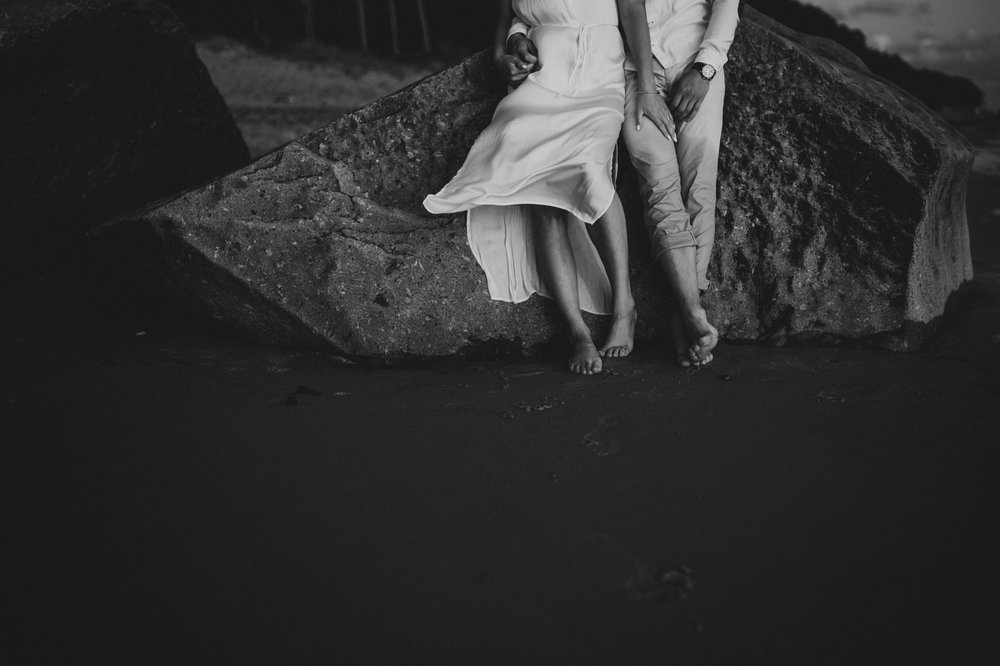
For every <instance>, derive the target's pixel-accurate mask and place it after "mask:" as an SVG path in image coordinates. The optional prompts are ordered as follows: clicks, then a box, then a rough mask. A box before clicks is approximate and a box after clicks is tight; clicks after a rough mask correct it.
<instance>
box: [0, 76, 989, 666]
mask: <svg viewBox="0 0 1000 666" xmlns="http://www.w3.org/2000/svg"><path fill="white" fill-rule="evenodd" d="M210 69H211V66H210ZM213 75H215V74H214V71H213ZM217 84H219V81H218V80H217ZM386 85H390V84H386ZM219 86H220V88H222V89H224V86H223V85H222V84H219ZM282 94H286V93H282ZM373 94H374V93H373ZM306 104H307V105H308V106H309V107H310V108H316V107H317V106H322V104H325V102H322V101H317V100H315V99H310V100H308V101H307V102H306ZM286 106H293V104H292V103H288V104H286ZM322 108H323V109H324V111H323V113H326V112H328V110H329V109H328V107H325V106H323V107H322ZM329 108H332V105H331V107H329ZM235 111H236V115H237V117H238V118H239V117H240V113H241V112H240V111H239V110H238V109H235ZM247 113H249V112H247ZM331 113H332V112H331ZM246 117H249V116H244V118H246ZM274 131H275V132H280V131H287V130H274ZM265 134H266V133H265ZM974 139H975V141H976V143H977V146H978V147H979V148H980V160H979V161H977V167H976V172H975V173H974V174H973V176H972V179H971V182H970V189H969V202H968V212H969V222H970V229H971V236H972V249H973V259H974V268H975V272H976V278H975V280H974V281H973V282H972V283H971V284H969V285H967V287H966V289H964V290H963V293H962V294H961V298H957V299H955V302H954V307H952V308H951V309H950V310H949V313H948V315H947V317H946V318H945V321H944V322H943V324H942V326H941V328H940V330H939V332H938V333H937V334H936V335H935V336H934V337H933V339H932V340H931V341H930V343H929V344H928V346H927V348H926V349H924V350H922V351H920V352H915V353H907V354H902V353H890V352H885V351H880V350H875V349H864V348H857V347H850V346H844V347H839V348H801V347H784V348H775V347H759V346H744V345H733V344H722V345H721V346H720V348H719V350H718V352H717V353H716V359H717V360H716V361H715V362H714V363H712V364H711V365H710V366H708V367H706V368H704V369H700V370H683V369H681V368H678V367H676V366H675V365H673V364H672V362H671V354H670V353H669V344H668V343H667V341H654V342H649V341H644V342H641V343H640V344H639V345H638V348H637V350H636V352H635V353H634V354H633V355H632V356H631V357H629V358H627V359H622V360H614V361H611V362H609V363H608V364H607V366H606V367H607V370H606V371H605V372H604V373H602V374H600V375H598V376H595V377H578V376H574V375H571V374H570V373H568V372H567V371H565V370H564V362H565V359H564V358H563V357H562V355H553V356H552V357H551V358H541V359H498V360H492V361H485V362H467V361H461V362H460V361H454V360H453V361H448V360H445V361H437V362H434V363H428V364H427V365H424V366H420V367H409V368H396V369H384V368H383V369H374V368H365V367H361V366H358V365H354V364H352V363H350V362H348V361H346V360H345V359H342V358H338V357H335V356H324V355H321V354H315V353H310V352H301V351H296V350H287V349H274V348H263V347H258V346H252V345H249V344H246V343H243V342H241V341H239V340H237V339H234V338H232V337H230V336H229V335H227V334H226V333H225V332H224V331H221V330H218V329H216V328H214V327H213V326H211V325H210V324H209V323H206V322H202V321H199V320H196V319H192V318H191V317H190V316H189V315H188V314H187V313H186V312H185V311H183V310H181V309H180V308H179V307H178V306H176V305H174V304H173V302H172V301H171V300H169V299H168V298H166V297H165V296H164V295H163V294H162V293H161V292H160V291H159V290H158V288H157V287H156V285H154V284H152V283H150V282H147V281H145V280H143V279H142V278H141V274H139V273H136V272H135V271H134V270H133V267H131V266H129V265H128V263H129V262H128V260H127V258H125V257H121V255H119V254H117V253H116V252H115V251H114V249H113V248H106V247H102V246H101V245H99V244H97V243H92V244H86V245H83V246H80V247H76V248H66V249H65V250H64V252H65V256H66V259H65V261H63V262H61V264H60V265H59V267H58V268H53V267H38V268H37V270H36V271H35V272H33V273H31V274H29V275H26V276H24V284H23V285H22V286H21V287H19V288H18V289H15V290H13V292H12V293H11V294H9V296H10V301H12V302H11V303H10V305H9V311H8V315H9V316H7V317H5V318H4V319H5V321H6V324H5V329H6V330H7V331H8V333H7V335H6V336H5V338H6V344H4V345H3V347H2V352H0V363H2V366H3V373H4V378H5V381H4V382H3V387H2V396H0V398H2V400H0V418H2V422H3V423H4V424H5V426H4V430H5V432H6V433H7V436H5V437H4V439H5V440H6V445H5V446H4V448H3V451H4V460H3V466H4V469H6V470H10V471H11V480H10V481H9V482H6V483H5V486H6V487H7V488H8V489H9V491H10V492H12V494H13V498H12V502H11V503H10V504H9V506H10V507H11V511H10V525H11V526H10V528H8V529H9V532H8V534H9V535H10V536H8V539H7V544H8V545H7V548H6V549H5V550H7V552H8V562H10V566H8V567H5V569H6V571H5V573H6V574H7V578H8V582H7V583H6V584H5V597H6V598H7V606H8V609H7V611H6V613H5V618H4V619H5V624H6V626H8V627H9V629H8V631H10V630H11V629H13V630H14V631H13V635H14V636H15V638H14V639H13V641H12V642H11V646H12V647H11V648H10V649H9V650H5V652H7V653H8V654H11V655H13V657H12V659H11V661H10V663H18V664H20V663H45V664H57V663H74V664H78V663H106V664H115V663H147V664H149V663H156V664H159V663H243V664H255V663H261V664H264V663H269V664H273V663H288V664H298V663H340V664H504V665H510V664H664V663H669V664H708V665H715V664H769V665H773V664H809V665H817V664H888V663H907V664H928V665H930V664H934V665H940V664H993V663H998V659H1000V643H998V641H997V626H998V621H1000V569H998V568H997V562H1000V546H998V545H997V544H996V540H995V538H994V537H995V534H996V532H997V529H998V527H1000V448H998V447H997V444H996V441H997V430H998V425H1000V418H998V414H1000V160H998V159H997V155H998V151H997V147H998V145H1000V144H998V140H1000V133H998V131H997V129H996V127H995V125H989V126H983V127H979V128H976V129H975V133H974ZM264 140H266V139H264ZM258 152H259V149H258ZM137 276H138V277H137ZM13 313H16V314H15V315H14V316H10V315H11V314H13ZM641 316H643V313H640V317H641Z"/></svg>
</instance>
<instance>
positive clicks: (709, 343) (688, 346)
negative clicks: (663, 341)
mask: <svg viewBox="0 0 1000 666" xmlns="http://www.w3.org/2000/svg"><path fill="white" fill-rule="evenodd" d="M673 335H674V352H675V353H676V354H677V363H678V365H680V366H681V367H682V368H689V367H691V366H693V365H708V364H709V363H711V362H712V359H713V358H714V357H713V355H712V350H713V349H715V346H716V345H717V344H719V332H718V331H717V330H716V329H715V327H714V326H712V325H711V324H710V323H709V322H708V316H707V315H706V314H705V310H704V309H702V308H698V309H696V310H692V311H691V312H690V313H688V314H687V315H682V314H681V313H680V312H678V313H676V314H675V315H674V322H673Z"/></svg>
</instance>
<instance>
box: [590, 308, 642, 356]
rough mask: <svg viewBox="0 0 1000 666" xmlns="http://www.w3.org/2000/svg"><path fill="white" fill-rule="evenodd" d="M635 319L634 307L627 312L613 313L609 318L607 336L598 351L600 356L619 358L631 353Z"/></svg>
mask: <svg viewBox="0 0 1000 666" xmlns="http://www.w3.org/2000/svg"><path fill="white" fill-rule="evenodd" d="M635 319H636V314H635V308H634V307H633V308H632V309H631V310H629V311H628V314H623V315H615V316H614V317H613V318H612V319H611V328H610V329H609V330H608V338H607V339H606V340H605V341H604V346H603V347H601V349H600V352H599V353H600V355H601V356H604V357H606V358H621V357H623V356H628V355H629V354H631V353H632V345H633V343H634V342H635Z"/></svg>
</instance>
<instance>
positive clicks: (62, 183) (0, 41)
mask: <svg viewBox="0 0 1000 666" xmlns="http://www.w3.org/2000/svg"><path fill="white" fill-rule="evenodd" d="M0 91H2V93H0V95H2V99H3V103H2V104H0V182H2V183H3V186H2V187H0V246H2V247H3V248H4V250H3V256H4V258H5V259H9V258H10V257H11V255H18V256H19V257H21V258H23V257H25V255H29V256H33V255H34V254H35V253H36V251H40V250H41V247H40V246H44V244H45V243H47V242H49V241H51V239H52V238H53V237H55V238H67V237H69V236H72V235H73V234H74V233H77V232H80V231H81V230H84V229H86V228H88V227H90V226H92V225H94V224H96V223H98V222H100V221H103V220H105V219H107V218H108V217H110V216H112V215H114V214H117V213H121V212H122V211H125V210H128V209H130V208H134V207H136V206H139V205H142V204H145V203H147V202H149V201H152V200H154V199H158V198H162V197H165V196H168V195H170V194H174V193H176V192H179V191H181V190H184V189H187V188H189V187H193V186H196V185H199V184H202V183H205V182H207V181H208V180H210V179H212V178H214V177H216V176H219V175H221V174H224V173H227V172H229V171H232V170H233V169H236V168H238V167H240V166H242V165H245V164H246V163H247V162H249V155H248V153H247V150H246V145H245V144H244V143H243V139H242V137H241V136H240V134H239V129H238V128H237V127H236V125H235V123H234V122H233V119H232V116H231V115H230V113H229V110H228V109H227V108H226V105H225V102H224V101H223V99H222V97H221V96H220V95H219V93H218V91H217V90H216V89H215V86H214V85H213V84H212V81H211V79H210V78H209V76H208V73H207V71H206V70H205V68H204V66H203V65H202V64H201V61H200V60H198V57H197V54H196V53H195V49H194V44H193V42H192V41H191V39H190V37H189V36H188V35H187V33H186V31H185V30H184V27H183V26H182V25H181V23H180V22H179V21H178V20H177V18H176V17H175V16H174V15H173V13H171V12H170V11H169V10H167V9H166V8H165V7H164V6H163V5H161V4H160V3H157V2H152V1H149V0H74V1H72V2H69V1H53V0H31V1H30V2H29V1H24V0H13V1H10V2H4V3H2V4H0Z"/></svg>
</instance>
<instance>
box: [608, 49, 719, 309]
mask: <svg viewBox="0 0 1000 666" xmlns="http://www.w3.org/2000/svg"><path fill="white" fill-rule="evenodd" d="M693 62H694V57H692V58H691V59H689V60H687V61H685V62H681V63H677V64H676V65H673V66H671V67H669V68H667V69H664V68H663V67H661V66H660V64H659V63H658V62H657V61H656V60H655V59H654V61H653V67H654V74H655V76H656V89H657V90H658V91H660V92H661V94H663V95H664V97H665V99H668V100H669V95H670V92H671V88H672V86H673V84H674V81H676V80H677V78H678V77H680V75H681V74H683V73H684V72H685V70H687V69H688V68H689V67H690V66H691V64H692V63H693ZM637 92H638V81H637V77H636V73H635V72H631V71H629V72H626V78H625V123H624V125H623V128H624V129H623V131H622V135H623V137H624V139H625V145H626V147H627V148H628V152H629V157H630V158H631V159H632V164H633V166H634V167H635V170H636V171H637V172H638V174H639V189H640V192H641V193H642V196H643V199H645V203H646V214H645V222H646V230H647V231H648V232H649V237H650V240H651V241H652V244H653V254H654V256H655V258H656V260H657V261H659V259H660V257H661V256H662V255H663V254H664V253H665V252H669V251H671V250H674V249H678V248H683V247H691V246H693V247H694V248H695V266H696V269H697V272H698V287H699V289H702V290H704V289H707V288H708V278H707V273H708V262H709V259H711V256H712V246H713V245H714V244H715V199H716V181H717V179H718V173H719V142H720V140H721V138H722V105H723V100H724V98H725V92H726V82H725V77H724V74H723V72H722V70H721V69H720V70H719V71H718V72H717V73H716V75H715V77H713V79H712V81H711V83H710V84H709V87H708V93H707V94H706V95H705V99H704V100H703V101H702V104H701V108H700V109H699V110H698V113H697V114H696V115H695V117H694V118H693V119H692V120H690V121H688V122H686V123H684V124H683V126H682V127H681V130H680V132H679V133H678V135H677V143H676V144H675V143H674V142H673V141H671V140H670V139H668V138H667V137H665V136H663V134H662V133H661V132H660V130H658V129H656V126H655V125H653V123H652V122H650V121H649V119H647V118H643V122H642V129H641V130H636V129H635V108H636V102H637V100H636V98H637V97H638V95H637Z"/></svg>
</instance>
